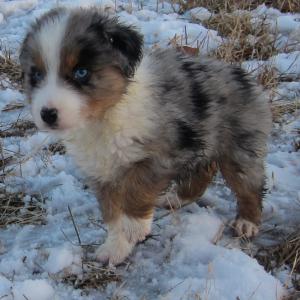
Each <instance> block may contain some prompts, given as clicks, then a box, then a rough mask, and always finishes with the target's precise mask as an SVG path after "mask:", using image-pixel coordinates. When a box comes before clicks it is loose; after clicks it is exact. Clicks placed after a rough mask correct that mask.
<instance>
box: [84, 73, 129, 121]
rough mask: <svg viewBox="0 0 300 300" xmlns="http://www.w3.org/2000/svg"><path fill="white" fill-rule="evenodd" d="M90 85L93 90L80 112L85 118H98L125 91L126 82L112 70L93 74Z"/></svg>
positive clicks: (119, 74) (118, 99)
mask: <svg viewBox="0 0 300 300" xmlns="http://www.w3.org/2000/svg"><path fill="white" fill-rule="evenodd" d="M94 77H96V78H94V79H92V84H93V85H94V86H95V89H94V90H92V91H91V92H90V93H89V96H88V100H87V105H86V106H85V108H84V109H83V110H82V114H83V116H84V117H86V118H99V117H102V116H103V114H104V113H105V112H106V111H107V110H108V109H109V108H110V107H112V106H114V105H115V104H116V103H117V102H118V101H120V99H121V97H122V95H123V94H124V93H125V91H126V85H127V81H126V79H125V78H124V77H123V76H122V75H121V73H120V72H119V71H118V70H116V69H114V68H106V69H104V70H101V72H99V74H94Z"/></svg>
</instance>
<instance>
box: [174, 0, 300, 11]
mask: <svg viewBox="0 0 300 300" xmlns="http://www.w3.org/2000/svg"><path fill="white" fill-rule="evenodd" d="M171 2H173V3H179V5H180V11H179V12H181V13H184V12H185V11H187V10H188V9H191V8H194V7H205V8H207V9H209V10H210V11H211V12H215V13H219V12H220V11H226V12H232V11H234V10H236V9H244V10H252V9H255V8H256V7H257V6H259V5H261V4H265V5H267V6H269V7H274V8H277V9H279V10H280V11H282V12H300V2H299V0H265V1H264V0H243V1H239V0H224V1H222V0H186V1H184V0H173V1H171Z"/></svg>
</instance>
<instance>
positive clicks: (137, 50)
mask: <svg viewBox="0 0 300 300" xmlns="http://www.w3.org/2000/svg"><path fill="white" fill-rule="evenodd" d="M109 36H110V38H111V39H112V45H113V47H115V48H116V49H118V50H119V51H121V53H122V54H123V55H124V56H125V57H127V59H128V64H129V66H128V68H127V70H126V74H127V75H128V76H133V73H134V70H135V68H136V66H137V64H138V63H139V62H140V60H141V58H142V47H143V38H142V36H141V35H140V34H139V33H138V32H137V31H136V30H134V29H133V28H131V27H129V26H125V25H121V24H118V25H117V26H116V28H115V30H114V31H113V32H111V33H109Z"/></svg>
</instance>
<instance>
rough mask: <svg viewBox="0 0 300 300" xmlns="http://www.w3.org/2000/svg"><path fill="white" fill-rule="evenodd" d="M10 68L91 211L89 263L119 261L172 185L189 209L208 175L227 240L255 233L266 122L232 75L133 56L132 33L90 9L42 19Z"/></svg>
mask: <svg viewBox="0 0 300 300" xmlns="http://www.w3.org/2000/svg"><path fill="white" fill-rule="evenodd" d="M20 62H21V65H22V69H23V71H24V74H25V85H26V92H27V94H28V97H29V99H31V105H32V114H33V118H34V121H35V123H36V124H37V126H38V127H39V128H40V129H44V130H45V129H46V130H50V131H51V132H53V133H56V134H59V135H60V136H61V137H63V139H64V141H65V144H66V147H67V150H68V151H69V153H70V154H71V155H73V157H74V158H75V160H76V163H77V164H78V166H79V167H80V168H81V169H82V170H83V172H84V173H85V174H86V176H87V177H88V178H89V180H90V182H91V183H92V184H93V187H94V190H95V193H96V195H97V198H98V199H99V202H100V204H101V208H102V215H103V218H104V221H105V222H106V223H107V225H108V236H107V239H106V241H105V243H104V244H103V245H102V246H100V248H99V249H98V250H97V258H98V259H99V260H101V261H109V262H110V263H112V264H118V263H120V262H122V261H123V260H124V259H125V258H126V257H127V256H128V255H129V254H130V252H131V251H132V249H133V247H134V245H135V244H136V243H137V242H138V241H141V240H143V239H144V238H145V236H146V235H147V234H149V233H150V230H151V222H152V216H153V209H154V206H155V204H156V202H157V199H159V198H160V200H161V197H159V196H160V195H161V193H162V191H164V190H165V189H166V188H167V187H168V186H169V184H170V182H172V181H173V182H174V181H175V182H176V193H177V196H176V198H178V199H180V201H182V202H189V201H193V200H195V199H197V198H199V197H200V196H201V195H202V194H203V192H204V191H205V189H206V187H207V186H208V185H209V183H210V182H211V180H212V178H213V176H214V174H215V173H216V171H217V169H220V171H221V173H222V175H223V176H224V178H225V180H226V182H227V183H228V185H229V186H230V187H231V189H232V190H233V192H234V193H235V194H236V197H237V210H238V212H237V217H236V220H235V222H234V226H235V229H236V231H237V233H238V234H239V235H242V234H243V235H245V236H247V237H251V236H253V235H255V234H256V233H257V232H258V225H259V223H260V219H261V208H262V206H261V203H262V196H263V191H264V179H265V175H264V157H265V155H266V141H267V136H268V134H269V131H270V128H271V116H270V110H269V107H268V103H267V101H266V100H265V99H263V98H262V96H261V90H260V89H259V88H258V87H256V86H255V85H254V84H253V83H252V82H251V80H250V79H249V78H248V76H247V75H246V74H245V72H244V71H242V70H241V69H240V68H238V67H235V66H229V65H225V64H224V63H221V62H218V61H214V60H210V59H206V58H201V57H195V58H192V57H186V56H184V55H183V54H180V53H177V52H175V51H172V50H157V51H154V52H153V53H151V54H149V55H143V40H142V36H141V35H140V34H139V33H138V32H137V31H136V30H135V29H134V28H133V27H131V26H126V25H124V24H121V23H119V22H118V20H117V19H116V18H111V17H108V16H106V15H103V14H102V13H101V12H99V11H97V10H96V9H90V10H89V9H75V10H66V9H57V10H52V11H50V12H49V13H47V14H46V15H44V16H43V17H41V18H40V19H39V20H38V21H37V22H36V23H35V24H34V25H33V26H32V28H31V30H30V31H29V32H28V34H27V36H26V38H25V40H24V42H23V45H22V48H21V53H20Z"/></svg>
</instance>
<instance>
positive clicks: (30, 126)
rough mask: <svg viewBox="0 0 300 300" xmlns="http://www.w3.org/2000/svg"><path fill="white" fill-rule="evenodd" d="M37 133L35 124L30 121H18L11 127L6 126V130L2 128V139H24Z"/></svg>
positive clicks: (0, 134)
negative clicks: (16, 137)
mask: <svg viewBox="0 0 300 300" xmlns="http://www.w3.org/2000/svg"><path fill="white" fill-rule="evenodd" d="M36 131H37V128H36V126H35V124H34V123H33V122H32V121H28V120H17V121H16V122H13V123H12V124H10V125H8V126H7V125H5V126H4V128H3V127H2V128H1V126H0V137H1V138H6V137H12V136H18V137H24V136H27V135H29V134H30V135H31V134H33V133H34V132H36Z"/></svg>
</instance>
